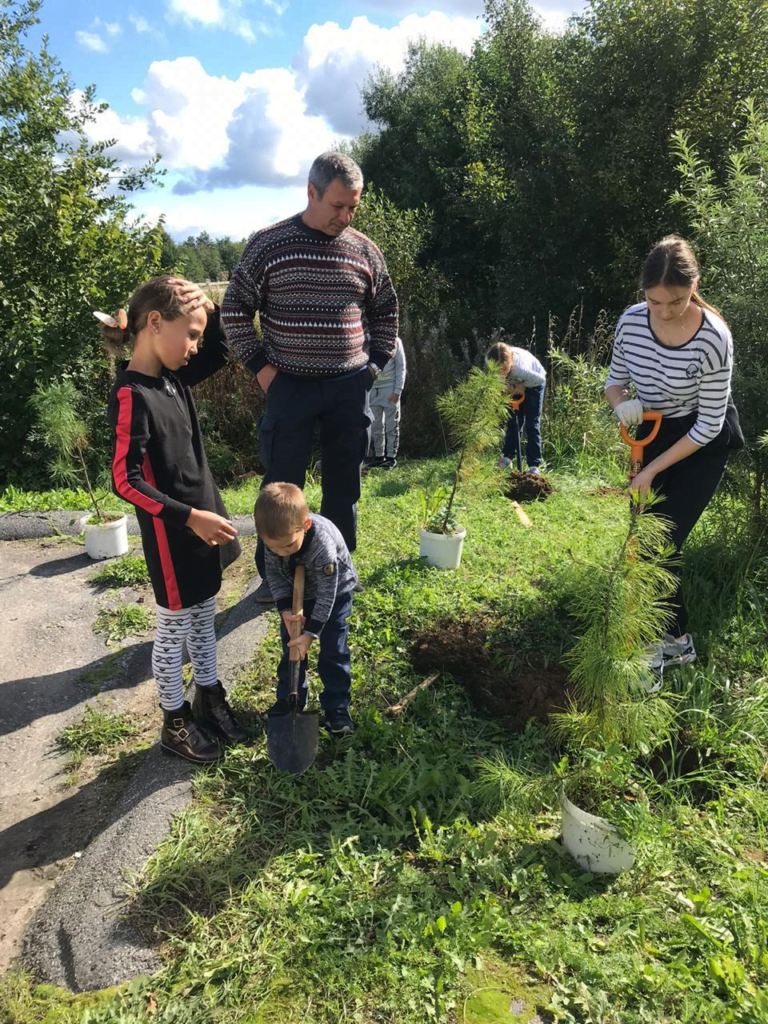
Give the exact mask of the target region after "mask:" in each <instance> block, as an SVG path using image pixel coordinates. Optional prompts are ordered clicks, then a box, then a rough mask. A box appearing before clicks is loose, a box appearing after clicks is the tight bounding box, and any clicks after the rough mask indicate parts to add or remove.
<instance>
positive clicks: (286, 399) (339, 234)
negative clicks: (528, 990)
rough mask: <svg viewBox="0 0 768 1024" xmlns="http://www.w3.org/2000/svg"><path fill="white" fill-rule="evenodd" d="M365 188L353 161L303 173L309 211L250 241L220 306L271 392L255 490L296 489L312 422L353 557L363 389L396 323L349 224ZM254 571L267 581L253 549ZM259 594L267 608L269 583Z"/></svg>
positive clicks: (383, 273) (325, 505) (328, 497)
mask: <svg viewBox="0 0 768 1024" xmlns="http://www.w3.org/2000/svg"><path fill="white" fill-rule="evenodd" d="M362 188H363V176H362V172H361V171H360V168H359V167H358V166H357V164H356V163H355V162H354V160H351V159H350V158H349V157H347V156H344V155H343V154H341V153H323V154H322V156H319V157H318V158H317V159H316V160H315V162H314V163H313V164H312V167H311V168H310V171H309V182H308V185H307V197H308V201H307V208H306V210H305V211H304V212H303V213H301V214H297V215H296V216H294V217H290V218H289V219H288V220H284V221H281V222H280V223H279V224H275V225H273V226H272V227H269V228H264V229H263V230H261V231H257V232H256V234H255V235H252V236H251V238H250V239H249V241H248V244H247V245H246V247H245V250H244V252H243V255H242V258H241V260H240V262H239V264H238V265H237V267H236V268H235V271H234V273H233V275H232V279H231V281H230V283H229V287H228V288H227V293H226V295H225V297H224V303H223V305H222V309H221V322H222V324H223V325H224V329H225V331H226V333H227V337H228V339H229V341H230V343H231V345H232V347H233V349H234V351H235V353H236V354H237V355H238V357H239V358H240V359H241V360H242V361H243V362H244V363H245V365H246V366H247V367H248V369H249V370H250V371H251V372H252V373H253V374H255V376H256V378H257V380H258V382H259V385H260V387H261V388H262V390H263V391H264V392H265V394H266V396H267V408H266V412H265V414H264V416H263V418H262V421H261V428H260V431H261V433H260V439H259V440H260V448H261V460H262V462H263V463H264V467H265V469H266V473H265V476H264V480H263V483H262V486H264V485H266V484H269V483H274V482H278V481H284V482H287V483H292V484H296V486H297V487H301V488H303V487H304V478H305V474H306V470H307V466H308V464H309V459H310V456H311V454H312V442H313V438H314V433H315V426H316V425H319V427H320V452H321V460H322V467H323V472H322V487H323V499H322V505H321V507H320V513H321V515H323V516H325V517H326V518H328V519H330V520H331V522H333V523H334V524H335V525H336V526H337V527H338V529H339V531H340V533H341V535H342V536H343V538H344V540H345V541H346V544H347V547H348V548H349V550H350V551H354V550H355V547H356V504H357V499H358V498H359V497H360V464H361V462H362V461H363V458H364V457H365V454H366V451H367V449H368V436H369V427H370V423H371V414H370V404H369V401H368V392H369V391H370V389H371V387H372V385H373V382H374V380H375V379H376V377H377V376H378V375H379V373H381V370H382V369H383V368H384V366H385V365H386V363H387V362H388V361H389V360H390V359H391V358H392V356H393V355H394V351H395V339H396V338H397V327H398V309H397V296H396V295H395V291H394V289H393V287H392V282H391V280H390V278H389V274H388V273H387V268H386V265H385V263H384V257H383V256H382V254H381V251H380V250H379V248H378V247H377V246H376V245H374V243H373V242H372V241H371V240H370V239H369V238H366V236H365V235H363V234H361V233H360V232H359V231H355V230H354V229H353V228H351V227H350V226H349V225H350V223H351V222H352V219H353V217H354V216H355V211H356V210H357V207H358V204H359V202H360V195H361V193H362ZM256 313H258V314H259V322H260V326H261V338H260V337H259V335H258V333H257V332H256V330H255V328H254V322H253V321H254V317H255V315H256ZM366 331H367V332H368V334H369V335H370V341H367V340H366ZM256 563H257V565H258V567H259V572H260V574H261V577H262V580H265V579H266V577H265V572H264V546H263V544H262V543H261V541H259V546H258V549H257V552H256ZM256 596H257V600H262V601H265V602H269V601H271V599H272V598H271V595H270V592H269V588H268V585H267V584H266V582H263V583H262V585H261V587H259V590H258V591H257V595H256Z"/></svg>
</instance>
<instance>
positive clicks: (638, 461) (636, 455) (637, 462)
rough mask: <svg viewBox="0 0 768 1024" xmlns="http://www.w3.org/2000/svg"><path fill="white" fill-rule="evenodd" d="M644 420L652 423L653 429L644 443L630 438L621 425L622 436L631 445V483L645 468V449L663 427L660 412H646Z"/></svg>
mask: <svg viewBox="0 0 768 1024" xmlns="http://www.w3.org/2000/svg"><path fill="white" fill-rule="evenodd" d="M643 419H644V420H647V421H649V422H652V423H653V429H652V430H651V432H650V434H649V435H648V436H647V437H644V438H643V439H642V441H638V440H636V439H635V438H634V437H630V436H629V433H628V431H627V428H626V427H625V426H624V424H623V423H622V424H621V436H622V437H623V438H624V440H625V441H626V442H627V444H628V445H629V483H632V481H633V480H634V479H635V477H636V476H637V474H638V473H639V472H640V470H641V469H642V468H643V448H645V446H646V445H647V444H650V443H651V441H653V439H654V438H655V437H656V435H657V434H658V432H659V428H660V427H661V413H660V412H655V411H650V412H644V413H643Z"/></svg>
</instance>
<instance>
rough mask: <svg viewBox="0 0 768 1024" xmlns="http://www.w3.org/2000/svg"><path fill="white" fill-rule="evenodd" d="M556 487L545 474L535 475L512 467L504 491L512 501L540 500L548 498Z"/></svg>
mask: <svg viewBox="0 0 768 1024" xmlns="http://www.w3.org/2000/svg"><path fill="white" fill-rule="evenodd" d="M554 489H555V488H554V487H553V486H552V484H551V483H550V481H549V480H547V478H546V477H545V476H534V475H533V474H532V473H520V472H519V471H518V470H516V469H512V470H510V472H509V477H508V479H507V486H506V490H505V491H504V493H505V494H506V496H507V497H508V498H509V499H510V500H512V501H539V500H544V499H545V498H548V497H549V496H550V494H552V492H553V491H554Z"/></svg>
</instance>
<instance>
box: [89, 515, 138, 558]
mask: <svg viewBox="0 0 768 1024" xmlns="http://www.w3.org/2000/svg"><path fill="white" fill-rule="evenodd" d="M90 518H91V513H90V512H89V513H88V515H87V516H83V518H82V519H81V520H80V529H81V530H82V531H83V532H84V533H85V550H86V551H87V553H88V554H89V555H90V557H91V558H94V559H97V560H100V559H103V558H117V557H118V555H125V554H127V552H128V519H127V518H126V517H125V516H120V518H119V519H113V520H112V521H111V522H109V523H89V522H88V520H89V519H90Z"/></svg>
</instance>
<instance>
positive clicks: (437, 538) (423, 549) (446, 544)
mask: <svg viewBox="0 0 768 1024" xmlns="http://www.w3.org/2000/svg"><path fill="white" fill-rule="evenodd" d="M466 535H467V531H466V530H465V529H464V528H463V527H459V529H458V531H457V532H456V533H429V531H427V530H421V529H420V530H419V555H421V557H422V558H426V560H427V565H432V566H434V567H435V568H436V569H458V568H459V566H460V565H461V551H462V548H463V547H464V538H465V537H466Z"/></svg>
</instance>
